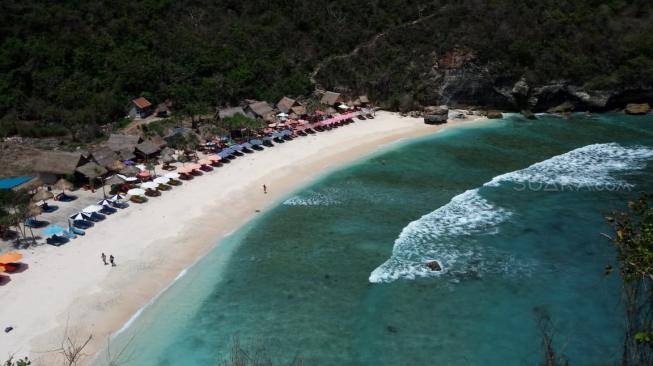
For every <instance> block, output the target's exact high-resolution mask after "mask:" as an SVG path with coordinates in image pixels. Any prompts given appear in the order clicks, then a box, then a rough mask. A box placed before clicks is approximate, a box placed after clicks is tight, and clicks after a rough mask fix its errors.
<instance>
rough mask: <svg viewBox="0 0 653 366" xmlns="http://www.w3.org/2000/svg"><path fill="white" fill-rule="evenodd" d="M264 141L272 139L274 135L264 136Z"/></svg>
mask: <svg viewBox="0 0 653 366" xmlns="http://www.w3.org/2000/svg"><path fill="white" fill-rule="evenodd" d="M263 141H272V137H270V136H266V137H264V138H263Z"/></svg>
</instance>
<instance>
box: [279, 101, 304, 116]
mask: <svg viewBox="0 0 653 366" xmlns="http://www.w3.org/2000/svg"><path fill="white" fill-rule="evenodd" d="M300 106H301V104H300V103H299V102H298V101H296V100H295V99H292V98H288V97H283V98H281V100H280V101H279V102H278V103H277V109H278V110H280V111H281V112H283V113H291V112H292V108H293V107H300Z"/></svg>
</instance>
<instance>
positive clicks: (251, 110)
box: [244, 102, 274, 121]
mask: <svg viewBox="0 0 653 366" xmlns="http://www.w3.org/2000/svg"><path fill="white" fill-rule="evenodd" d="M244 111H245V113H246V114H247V115H248V116H250V117H252V118H260V119H262V120H264V121H274V108H272V107H271V106H270V105H269V104H268V103H266V102H255V103H251V104H248V105H247V106H246V107H245V108H244Z"/></svg>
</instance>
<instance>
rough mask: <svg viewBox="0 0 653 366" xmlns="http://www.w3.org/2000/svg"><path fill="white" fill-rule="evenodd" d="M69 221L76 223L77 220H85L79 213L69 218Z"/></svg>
mask: <svg viewBox="0 0 653 366" xmlns="http://www.w3.org/2000/svg"><path fill="white" fill-rule="evenodd" d="M70 218H71V219H73V220H75V221H77V220H86V217H85V216H84V215H82V214H81V213H78V214H77V215H73V216H71V217H70Z"/></svg>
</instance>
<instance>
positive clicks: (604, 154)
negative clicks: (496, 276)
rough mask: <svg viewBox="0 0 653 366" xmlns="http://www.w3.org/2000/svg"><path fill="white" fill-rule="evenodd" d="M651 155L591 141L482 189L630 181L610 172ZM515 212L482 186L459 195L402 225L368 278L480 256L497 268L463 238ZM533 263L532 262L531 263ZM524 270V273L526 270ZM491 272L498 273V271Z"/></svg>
mask: <svg viewBox="0 0 653 366" xmlns="http://www.w3.org/2000/svg"><path fill="white" fill-rule="evenodd" d="M651 158H653V149H649V148H646V147H623V146H621V145H619V144H615V143H609V144H594V145H588V146H584V147H581V148H578V149H575V150H572V151H570V152H567V153H565V154H562V155H558V156H554V157H552V158H550V159H547V160H544V161H542V162H539V163H536V164H533V165H531V166H530V167H528V168H525V169H521V170H517V171H514V172H510V173H506V174H502V175H499V176H497V177H495V178H493V179H492V180H491V181H489V182H487V183H485V184H484V185H483V187H487V188H489V189H491V188H496V187H499V186H500V185H501V183H504V182H505V183H513V184H514V183H534V182H537V183H544V184H558V185H561V186H576V187H585V186H594V185H598V184H625V185H627V183H626V182H622V181H621V180H619V179H618V178H616V177H614V176H612V175H611V174H614V173H618V172H626V171H632V170H638V169H642V168H644V167H645V166H646V162H647V161H648V160H650V159H651ZM512 214H513V213H512V212H510V211H509V210H506V209H504V208H501V207H499V206H496V205H494V204H493V203H491V202H489V201H488V200H487V199H485V198H483V197H482V196H481V194H480V188H477V189H472V190H468V191H466V192H464V193H462V194H459V195H457V196H455V197H454V198H453V199H452V200H451V201H450V202H449V203H447V204H446V205H444V206H442V207H440V208H438V209H437V210H435V211H433V212H431V213H429V214H427V215H424V216H422V217H421V218H419V219H418V220H415V221H413V222H411V223H410V224H408V225H407V226H406V227H404V229H403V230H402V231H401V233H400V234H399V237H398V238H397V239H396V240H395V242H394V247H393V249H392V256H391V257H390V259H388V260H387V261H386V262H385V263H383V264H382V265H380V266H379V267H377V268H376V269H375V270H374V271H372V273H371V274H370V277H369V281H370V282H372V283H378V282H392V281H395V280H397V279H415V278H417V277H431V276H438V275H441V274H445V273H452V274H455V273H463V272H465V268H469V267H470V264H471V263H474V261H477V260H478V258H484V260H483V262H482V263H484V265H483V266H481V267H480V268H479V270H480V271H483V270H488V269H491V268H494V267H497V266H493V265H491V264H490V263H488V259H487V256H484V255H483V251H484V250H485V249H484V248H479V247H475V246H474V244H473V240H468V241H467V242H466V243H463V242H462V241H461V240H460V239H461V238H466V239H472V238H473V236H476V235H491V234H495V233H498V231H499V225H500V224H501V223H502V222H504V221H506V220H507V219H508V218H509V217H510V216H511V215H512ZM493 257H494V256H493ZM432 260H437V261H438V262H440V264H441V267H442V271H441V272H434V271H431V270H430V269H429V268H428V267H426V265H425V264H426V263H427V262H429V261H432ZM519 263H520V262H519V260H517V259H513V263H512V264H513V265H516V266H517V267H518V266H519ZM497 264H498V263H497ZM531 266H532V264H528V267H531ZM497 268H498V267H497ZM495 269H496V268H495ZM515 269H516V270H517V269H518V268H515ZM521 270H523V271H526V269H524V268H522V269H521ZM490 272H494V273H497V271H496V270H490ZM498 272H501V273H506V272H509V269H508V268H503V269H502V270H501V271H498Z"/></svg>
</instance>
